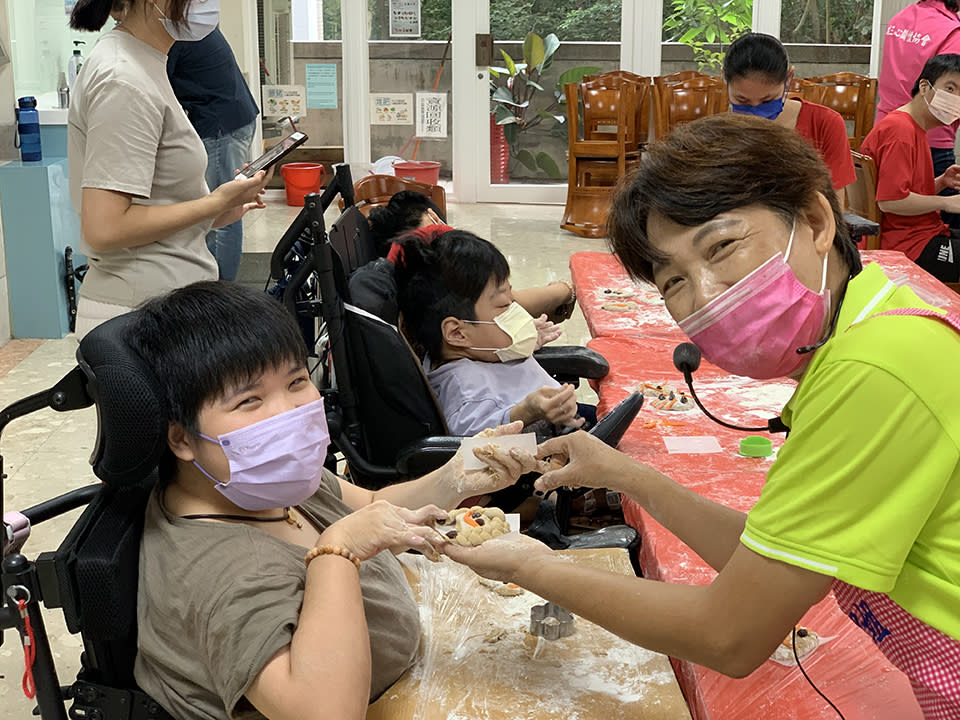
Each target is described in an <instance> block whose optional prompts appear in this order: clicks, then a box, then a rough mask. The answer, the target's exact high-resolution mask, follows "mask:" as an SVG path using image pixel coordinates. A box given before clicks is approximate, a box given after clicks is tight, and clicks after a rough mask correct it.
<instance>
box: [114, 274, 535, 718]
mask: <svg viewBox="0 0 960 720" xmlns="http://www.w3.org/2000/svg"><path fill="white" fill-rule="evenodd" d="M135 314H136V317H135V320H134V322H133V324H132V329H131V331H130V334H129V336H128V337H129V343H130V344H131V345H132V346H133V348H134V350H135V351H136V352H137V353H138V354H139V355H140V356H142V357H143V358H144V359H146V361H147V363H148V364H149V365H150V366H151V368H152V369H153V371H154V372H155V373H156V375H157V378H158V380H159V381H160V385H161V386H162V387H164V388H166V394H167V405H168V406H169V413H170V425H169V430H168V436H167V440H168V448H167V451H166V454H165V456H164V457H163V459H162V460H161V463H160V483H159V484H158V486H157V487H156V489H155V490H154V491H153V493H152V495H151V497H150V500H149V503H148V505H147V510H146V516H145V525H144V533H143V540H142V543H141V548H140V577H139V590H138V612H137V622H138V627H139V645H138V654H137V660H136V665H135V677H136V680H137V682H138V684H139V685H140V686H141V688H142V689H143V690H144V691H145V692H146V693H148V694H149V695H150V696H151V697H153V698H154V699H155V700H157V701H158V702H159V703H160V704H161V705H162V706H163V707H164V708H165V709H166V710H167V711H168V712H170V713H171V714H172V715H173V716H175V717H179V718H198V717H203V718H227V717H267V718H271V719H275V718H302V717H306V716H308V715H309V714H310V711H311V709H312V708H316V707H317V706H318V705H319V704H320V703H322V704H323V706H324V707H325V708H326V709H327V710H328V711H329V712H330V714H331V715H332V716H336V717H345V718H346V717H351V718H360V717H363V715H364V713H365V711H366V706H367V703H368V701H369V700H370V699H372V698H375V697H377V696H378V695H379V694H380V693H382V692H383V691H384V690H385V689H386V688H387V687H388V686H389V685H390V684H392V683H393V682H394V681H395V680H396V679H397V678H398V677H399V676H400V674H401V673H402V672H403V671H404V670H406V669H407V667H408V666H409V665H410V664H411V663H412V662H413V659H414V655H415V652H416V650H417V646H418V643H419V636H420V630H419V619H418V611H417V607H416V605H415V603H414V599H413V596H412V593H411V591H410V588H409V586H408V584H407V582H406V580H405V577H404V574H403V572H402V569H401V567H400V565H399V563H398V562H397V560H396V559H395V558H394V557H393V554H392V553H398V552H402V551H404V550H407V549H409V548H414V549H417V550H419V551H421V552H423V553H424V554H427V555H428V556H431V555H434V554H435V546H436V545H439V544H440V541H441V540H442V539H443V538H442V537H441V536H440V534H439V533H438V532H437V531H436V530H435V529H433V528H432V527H431V523H432V521H434V520H435V519H437V518H440V517H444V516H445V515H446V512H445V511H444V508H447V509H449V508H453V507H455V506H456V505H457V504H458V503H459V502H461V501H462V500H463V499H464V498H466V497H468V496H471V495H476V494H478V493H485V492H491V491H493V490H496V489H499V488H503V487H506V486H509V485H510V484H512V483H514V482H515V481H516V479H517V478H518V477H519V476H520V475H521V474H523V473H526V472H529V471H531V470H532V469H534V468H535V467H536V466H537V462H536V460H535V459H534V458H533V457H532V456H530V455H529V454H525V453H522V452H519V451H517V450H512V451H509V452H506V451H503V450H499V449H497V448H495V447H493V446H487V447H485V448H483V449H482V450H478V451H477V455H478V456H479V457H481V459H483V460H484V462H485V463H486V467H485V469H483V470H476V471H469V472H468V471H465V470H464V467H463V460H462V458H461V456H460V454H459V453H457V455H456V456H455V457H454V458H453V460H451V461H450V462H448V463H447V464H446V465H444V466H443V467H441V468H440V469H438V470H436V471H434V472H432V473H430V474H428V475H426V476H424V477H421V478H419V479H417V480H413V481H410V482H406V483H403V484H398V485H393V486H390V487H387V488H384V489H382V490H379V491H377V492H372V491H369V490H364V489H361V488H359V487H356V486H353V485H351V484H350V483H348V482H346V481H345V480H343V479H341V478H340V477H338V476H337V475H335V474H333V473H332V472H330V471H328V470H327V469H325V468H324V465H323V464H324V459H325V456H326V451H327V445H328V441H329V434H328V430H327V425H326V417H325V413H324V407H323V400H322V398H321V396H320V394H319V392H318V390H317V389H316V388H315V387H314V386H313V384H312V383H311V382H310V377H309V375H308V372H307V365H306V348H305V346H304V343H303V340H302V337H301V334H300V332H299V330H298V328H297V325H296V322H295V321H294V319H293V317H292V316H291V315H290V314H289V313H288V312H287V311H286V310H285V309H284V308H283V306H282V305H280V304H279V303H277V302H276V301H275V300H274V299H273V298H271V297H270V296H268V295H266V294H265V293H261V292H256V291H254V290H250V289H247V288H244V287H242V286H240V285H236V284H233V283H226V282H220V283H218V282H201V283H194V284H192V285H189V286H187V287H185V288H181V289H179V290H175V291H173V292H171V293H169V294H167V295H164V296H161V297H158V298H155V299H153V300H150V301H148V302H147V303H146V304H145V305H143V306H142V307H141V308H140V309H138V310H137V311H135ZM519 427H520V425H519V423H515V424H514V425H512V426H507V427H506V428H500V429H498V431H499V432H516V431H518V430H519ZM498 431H495V432H498Z"/></svg>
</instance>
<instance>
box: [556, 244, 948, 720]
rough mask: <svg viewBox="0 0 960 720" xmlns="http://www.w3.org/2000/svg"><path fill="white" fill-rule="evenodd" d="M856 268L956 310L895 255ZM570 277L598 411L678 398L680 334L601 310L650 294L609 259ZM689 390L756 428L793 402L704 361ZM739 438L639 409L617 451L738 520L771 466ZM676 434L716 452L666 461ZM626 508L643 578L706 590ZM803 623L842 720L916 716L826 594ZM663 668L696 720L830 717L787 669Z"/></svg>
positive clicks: (776, 389) (655, 322) (578, 257)
mask: <svg viewBox="0 0 960 720" xmlns="http://www.w3.org/2000/svg"><path fill="white" fill-rule="evenodd" d="M864 259H865V261H868V262H880V263H881V264H882V265H883V267H884V268H885V270H886V271H887V274H888V275H889V276H891V278H892V279H894V280H895V281H898V282H900V281H905V280H909V284H910V285H911V286H913V287H914V289H915V290H917V291H918V294H920V295H921V297H923V298H924V299H925V300H928V301H929V302H932V303H935V304H937V305H938V306H940V307H949V308H950V309H952V310H954V311H960V296H957V295H955V294H954V293H952V292H951V291H949V290H948V289H946V288H945V287H944V286H943V285H941V284H940V283H939V282H938V281H937V280H936V279H934V278H932V277H931V276H929V275H927V274H926V273H924V272H923V271H921V270H920V269H919V268H917V267H916V266H915V265H914V264H913V263H911V262H910V261H909V260H907V259H906V258H905V257H904V256H903V255H902V254H900V253H894V252H889V251H874V252H866V253H864ZM570 268H571V275H572V278H573V282H574V285H575V286H576V289H577V296H578V298H579V302H580V306H581V309H582V310H583V313H584V315H585V316H586V319H587V324H588V326H589V328H590V331H591V334H593V335H594V339H593V340H591V341H590V342H589V343H588V346H589V347H591V348H593V349H594V350H597V351H598V352H600V353H601V354H602V355H603V356H604V357H606V358H607V360H608V361H609V362H610V368H611V369H610V374H609V375H608V376H607V377H606V378H604V380H603V381H602V382H601V384H600V388H599V392H600V403H599V407H598V410H599V411H600V413H601V414H602V413H603V412H605V411H606V410H607V409H609V408H611V407H613V406H614V405H615V404H616V403H617V402H618V401H620V400H621V399H622V398H623V397H625V396H626V395H627V394H628V393H629V392H631V391H632V390H633V388H634V387H636V385H637V384H638V383H641V382H667V383H669V384H671V385H672V386H673V387H675V388H681V389H685V387H686V386H685V384H684V383H683V378H682V375H681V374H680V372H679V371H677V370H676V369H675V368H674V367H673V362H672V355H673V349H674V347H675V346H676V344H677V343H678V342H683V341H684V340H685V337H684V336H683V334H682V333H680V331H679V330H678V329H677V328H676V326H675V324H673V321H672V320H671V319H670V317H669V315H667V314H666V311H665V310H663V308H662V306H656V305H649V304H647V303H646V302H637V308H636V309H634V310H630V311H626V312H619V313H613V312H610V311H607V310H603V309H601V305H602V304H604V303H605V302H608V301H609V295H608V294H606V293H604V290H605V289H622V288H634V289H635V294H634V296H633V298H644V297H646V295H647V293H649V292H650V290H649V288H647V287H645V286H643V285H642V284H637V285H636V286H635V285H634V284H633V283H632V281H631V280H630V279H629V278H628V277H627V275H626V273H625V271H624V270H623V267H622V266H621V265H620V263H619V262H618V261H617V260H616V259H615V258H614V257H613V256H611V255H610V254H608V253H587V252H584V253H576V254H575V255H573V256H572V257H571V259H570ZM654 292H655V291H654ZM631 299H632V298H631ZM694 388H695V389H696V390H697V395H698V396H699V397H700V398H701V400H703V402H704V404H705V405H706V406H707V407H708V408H709V409H710V410H711V411H712V412H713V413H714V415H717V416H718V417H721V418H723V419H725V420H729V421H731V422H734V423H736V424H743V425H748V426H758V427H759V426H763V425H765V424H766V423H765V421H766V419H767V418H770V417H774V416H776V415H777V414H778V411H779V408H780V407H782V406H783V404H784V402H786V400H787V399H788V398H789V397H790V394H791V393H792V388H793V383H792V382H791V381H788V380H784V381H775V382H759V381H755V380H750V379H748V378H741V377H737V376H731V375H729V374H727V373H725V372H724V371H723V370H720V369H719V368H717V367H715V366H712V365H710V364H709V363H707V362H706V361H704V362H703V363H702V364H701V367H700V369H699V370H698V371H697V372H696V373H695V374H694ZM744 436H745V433H742V432H738V431H734V430H728V429H727V428H724V427H722V426H720V425H717V424H716V423H714V422H712V421H711V420H709V419H708V418H707V417H706V416H705V415H703V414H702V413H701V412H700V411H699V409H694V410H692V411H684V412H667V411H659V410H656V409H655V408H653V407H652V405H651V404H650V403H649V401H648V402H647V403H645V404H644V407H643V408H642V409H641V411H640V414H639V415H638V416H637V419H636V420H635V421H634V423H633V424H632V425H631V427H630V429H629V430H628V431H627V433H626V435H625V436H624V438H623V440H622V441H621V443H620V449H621V450H623V451H624V452H626V453H627V454H628V455H630V456H632V457H634V458H636V459H638V460H641V461H643V462H645V463H647V464H648V465H650V466H652V467H654V468H656V469H657V470H660V471H661V472H663V473H665V474H667V475H669V476H670V477H672V478H673V479H675V480H677V481H678V482H680V483H682V484H683V485H685V486H687V487H690V488H692V489H694V490H696V491H697V492H698V493H700V494H701V495H703V496H705V497H708V498H710V499H712V500H715V501H718V502H722V503H724V504H727V505H730V506H731V507H735V508H737V509H739V510H743V511H746V510H748V509H749V508H750V507H751V506H752V505H753V503H754V502H755V501H756V498H757V497H758V496H759V494H760V490H761V488H762V486H763V482H764V479H765V476H766V471H767V468H769V467H770V464H771V463H772V458H764V459H754V458H745V457H741V456H740V455H739V454H738V453H737V449H738V447H739V442H740V439H741V438H743V437H744ZM683 437H688V438H690V437H693V438H712V439H714V440H715V441H716V443H717V444H718V445H719V448H720V449H719V451H717V452H709V453H704V454H693V455H691V454H686V453H670V452H668V450H667V442H677V441H676V440H673V439H672V438H683ZM772 439H773V445H774V448H775V449H777V448H779V446H780V445H782V443H783V436H780V435H774V436H772ZM695 442H704V441H702V440H697V441H695ZM710 442H712V441H710ZM623 509H624V516H625V518H626V520H627V522H629V523H630V524H632V525H634V526H635V527H637V528H638V529H639V530H640V532H641V534H642V536H643V542H642V546H641V556H640V560H641V567H643V570H644V574H645V575H646V576H647V577H650V578H653V579H657V580H661V581H664V582H675V583H687V584H699V585H705V584H709V583H710V582H712V580H713V578H714V577H715V575H716V573H715V572H714V571H713V570H712V569H711V568H710V567H708V566H707V565H706V563H704V562H703V561H702V560H701V559H700V558H699V556H697V555H696V554H695V553H694V552H693V551H692V550H690V549H689V548H688V547H687V546H686V545H684V544H683V543H682V542H681V541H680V540H678V539H677V538H676V537H674V536H673V535H672V534H671V533H669V532H668V531H667V530H666V529H664V528H663V527H662V526H661V525H660V524H659V523H657V522H656V521H654V520H653V519H652V518H651V517H650V516H649V515H647V514H646V513H645V512H644V511H643V510H642V509H641V508H640V507H639V506H638V505H637V504H636V503H634V502H632V501H630V500H625V502H624V505H623ZM638 612H642V609H638ZM802 622H803V624H804V625H806V626H808V627H810V628H812V629H813V630H815V631H816V632H817V633H819V634H820V636H821V638H828V640H826V641H825V642H824V643H823V644H822V645H821V646H820V647H819V648H818V649H817V650H816V651H815V652H814V653H813V655H811V656H809V657H808V658H806V659H805V660H804V661H803V667H804V669H805V670H806V671H807V673H808V674H809V675H810V677H811V678H812V679H813V681H814V682H815V683H816V684H817V686H818V687H819V688H820V690H821V691H823V692H824V693H825V694H826V695H827V697H829V698H830V699H831V700H832V701H833V702H834V703H835V704H837V706H838V707H839V708H840V709H841V711H842V712H843V713H844V715H845V716H846V717H847V718H848V720H854V719H859V720H919V719H920V718H921V717H922V714H921V712H920V709H919V707H918V705H917V703H916V700H915V699H914V697H913V693H912V691H911V689H910V685H909V682H908V681H907V679H906V677H905V676H904V675H903V674H902V673H900V672H899V671H898V670H897V669H896V668H894V667H893V666H892V665H891V664H890V663H889V662H888V661H887V660H886V658H885V657H883V655H882V654H881V653H880V652H879V650H877V648H876V647H875V646H874V644H873V642H872V641H871V640H870V638H869V637H868V636H867V635H866V634H864V633H863V632H862V631H861V630H859V629H858V628H857V627H856V626H854V624H853V623H851V622H850V621H849V620H848V619H847V618H846V617H845V616H844V615H843V614H842V613H841V612H840V610H839V608H838V607H837V605H836V603H835V601H834V600H833V598H832V596H831V595H828V596H827V597H826V598H825V599H824V600H823V601H821V602H820V603H818V604H817V605H815V606H814V607H813V608H811V609H810V611H809V612H808V613H807V614H806V615H805V616H804V619H803V621H802ZM672 662H673V664H674V669H675V670H676V672H677V677H678V679H679V681H680V685H681V688H682V689H683V691H684V695H685V696H686V698H687V701H688V703H689V705H690V710H691V713H692V715H693V717H694V718H695V719H696V720H754V719H759V718H763V719H766V718H774V719H776V720H787V719H790V718H796V719H798V720H799V719H802V720H807V719H813V718H816V719H818V720H819V719H821V718H822V719H823V720H826V719H827V718H836V717H837V715H836V713H835V712H834V711H833V710H832V709H831V708H830V707H829V706H828V705H827V704H826V703H825V702H824V701H823V700H822V699H821V698H820V697H818V696H817V695H816V693H815V692H814V690H813V689H812V688H811V687H810V686H809V684H808V683H807V681H806V680H805V679H804V678H803V676H802V675H801V673H800V672H799V671H798V670H797V669H796V668H794V667H784V666H781V665H779V664H777V663H775V662H773V661H768V662H766V663H764V664H763V665H762V666H761V667H760V668H758V669H757V670H756V671H754V672H753V673H752V674H751V675H750V676H749V677H747V678H744V679H741V680H735V679H732V678H729V677H726V676H724V675H721V674H719V673H716V672H714V671H712V670H708V669H706V668H704V667H701V666H699V665H695V664H693V663H690V662H687V661H680V660H673V661H672Z"/></svg>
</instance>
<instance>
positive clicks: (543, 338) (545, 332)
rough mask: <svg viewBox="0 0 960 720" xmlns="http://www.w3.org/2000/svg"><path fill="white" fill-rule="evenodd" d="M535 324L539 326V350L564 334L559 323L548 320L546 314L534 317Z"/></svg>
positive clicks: (536, 326)
mask: <svg viewBox="0 0 960 720" xmlns="http://www.w3.org/2000/svg"><path fill="white" fill-rule="evenodd" d="M533 325H534V327H535V328H537V345H536V349H537V350H539V349H540V348H542V347H543V346H544V345H546V344H547V343H552V342H553V341H554V340H556V339H557V338H559V337H560V336H561V335H562V334H563V330H561V329H560V327H559V326H558V325H554V324H553V323H552V322H551V321H550V320H547V316H546V315H545V314H544V315H541V316H540V317H537V318H534V319H533Z"/></svg>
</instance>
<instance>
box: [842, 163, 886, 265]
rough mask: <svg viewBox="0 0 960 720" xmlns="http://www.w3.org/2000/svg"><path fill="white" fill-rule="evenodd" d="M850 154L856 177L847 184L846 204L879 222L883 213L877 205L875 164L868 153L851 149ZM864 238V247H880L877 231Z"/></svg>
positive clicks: (868, 248) (869, 218)
mask: <svg viewBox="0 0 960 720" xmlns="http://www.w3.org/2000/svg"><path fill="white" fill-rule="evenodd" d="M851 154H852V155H853V168H854V170H855V171H856V173H857V179H856V180H854V181H853V182H852V183H851V184H850V185H847V205H848V206H849V208H850V211H851V212H854V213H856V214H857V215H860V216H861V217H865V218H866V219H867V220H872V221H873V222H875V223H877V224H880V221H881V219H882V217H883V213H881V212H880V208H879V207H878V206H877V165H876V163H875V162H874V161H873V158H872V157H870V156H869V155H864V154H862V153H859V152H857V151H856V150H853V151H851ZM864 240H865V244H866V248H865V249H867V250H879V249H880V233H879V232H878V233H877V234H876V235H865V236H864Z"/></svg>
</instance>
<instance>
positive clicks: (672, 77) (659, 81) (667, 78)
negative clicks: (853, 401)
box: [653, 70, 712, 87]
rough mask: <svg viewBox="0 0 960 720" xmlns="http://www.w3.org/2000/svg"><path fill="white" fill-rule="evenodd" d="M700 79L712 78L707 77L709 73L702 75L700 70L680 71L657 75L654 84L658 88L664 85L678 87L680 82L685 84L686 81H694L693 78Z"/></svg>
mask: <svg viewBox="0 0 960 720" xmlns="http://www.w3.org/2000/svg"><path fill="white" fill-rule="evenodd" d="M699 77H712V76H711V75H707V73H702V72H700V71H699V70H680V71H679V72H675V73H670V74H668V75H657V76H656V77H655V78H653V84H654V85H657V86H658V87H663V86H664V85H676V84H677V83H679V82H684V81H686V80H692V79H693V78H699Z"/></svg>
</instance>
